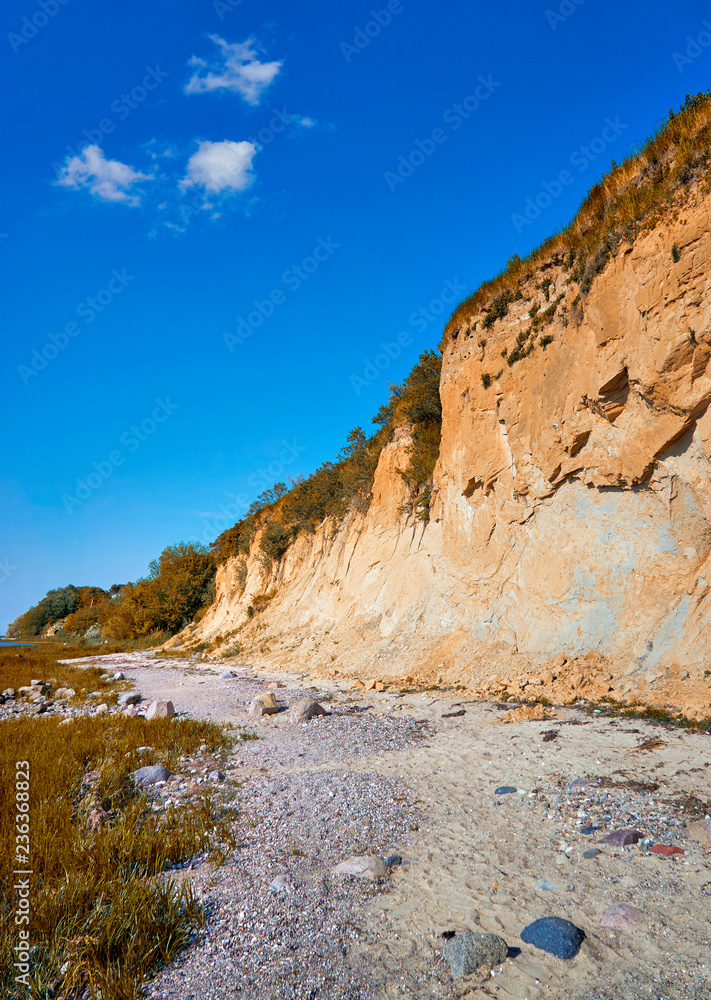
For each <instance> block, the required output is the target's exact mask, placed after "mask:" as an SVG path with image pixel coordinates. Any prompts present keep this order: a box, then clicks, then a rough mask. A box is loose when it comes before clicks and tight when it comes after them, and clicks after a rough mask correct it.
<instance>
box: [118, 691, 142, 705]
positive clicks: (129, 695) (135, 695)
mask: <svg viewBox="0 0 711 1000" xmlns="http://www.w3.org/2000/svg"><path fill="white" fill-rule="evenodd" d="M140 700H141V695H140V692H138V691H124V693H123V694H120V695H119V698H118V704H119V706H121V707H123V706H124V705H138V703H139V702H140Z"/></svg>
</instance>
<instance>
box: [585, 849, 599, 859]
mask: <svg viewBox="0 0 711 1000" xmlns="http://www.w3.org/2000/svg"><path fill="white" fill-rule="evenodd" d="M598 854H602V851H601V850H600V848H599V847H590V848H588V850H587V851H583V857H584V858H596V857H597V856H598Z"/></svg>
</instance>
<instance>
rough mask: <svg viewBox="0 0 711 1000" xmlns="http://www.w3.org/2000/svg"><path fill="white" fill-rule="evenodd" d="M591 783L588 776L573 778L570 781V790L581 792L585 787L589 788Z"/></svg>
mask: <svg viewBox="0 0 711 1000" xmlns="http://www.w3.org/2000/svg"><path fill="white" fill-rule="evenodd" d="M589 784H590V781H589V780H588V779H587V778H573V780H572V781H569V782H568V791H569V792H579V791H582V789H583V788H587V787H588V785H589Z"/></svg>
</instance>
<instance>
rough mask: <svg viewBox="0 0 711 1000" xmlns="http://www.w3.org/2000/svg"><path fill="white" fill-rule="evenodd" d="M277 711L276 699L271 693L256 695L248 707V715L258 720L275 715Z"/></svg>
mask: <svg viewBox="0 0 711 1000" xmlns="http://www.w3.org/2000/svg"><path fill="white" fill-rule="evenodd" d="M278 711H279V708H278V706H277V703H276V698H275V697H274V694H273V693H272V692H271V691H265V692H264V694H258V695H257V697H256V698H255V699H254V700H253V701H252V704H251V705H250V706H249V714H250V716H251V718H253V719H259V718H261V716H263V715H276V713H277V712H278Z"/></svg>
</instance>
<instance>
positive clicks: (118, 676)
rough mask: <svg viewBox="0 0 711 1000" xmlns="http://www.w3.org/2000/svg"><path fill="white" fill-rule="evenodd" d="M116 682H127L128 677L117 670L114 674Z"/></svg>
mask: <svg viewBox="0 0 711 1000" xmlns="http://www.w3.org/2000/svg"><path fill="white" fill-rule="evenodd" d="M114 680H115V681H125V680H126V675H125V674H124V673H122V672H121V671H120V670H117V671H116V673H115V674H114Z"/></svg>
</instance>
